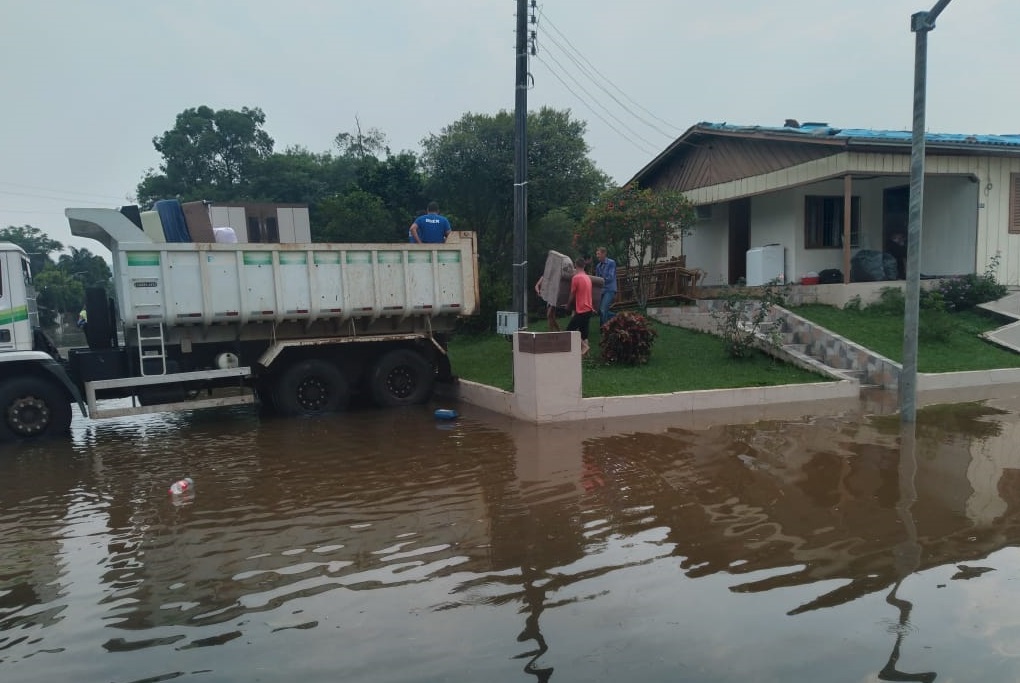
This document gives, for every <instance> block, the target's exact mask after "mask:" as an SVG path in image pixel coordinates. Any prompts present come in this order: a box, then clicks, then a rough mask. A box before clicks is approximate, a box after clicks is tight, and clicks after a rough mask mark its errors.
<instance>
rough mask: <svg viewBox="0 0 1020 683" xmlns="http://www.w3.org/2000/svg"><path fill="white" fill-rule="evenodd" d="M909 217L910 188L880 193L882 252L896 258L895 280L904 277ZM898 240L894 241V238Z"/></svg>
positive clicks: (897, 188) (891, 189)
mask: <svg viewBox="0 0 1020 683" xmlns="http://www.w3.org/2000/svg"><path fill="white" fill-rule="evenodd" d="M909 215H910V186H909V185H900V186H898V187H889V188H886V190H885V191H884V192H883V193H882V250H883V251H887V252H889V253H890V254H892V255H893V256H895V257H896V270H897V278H898V279H900V280H902V279H903V278H904V277H906V256H907V242H906V238H907V225H908V222H909ZM896 235H899V236H900V239H899V240H895V239H894V236H896Z"/></svg>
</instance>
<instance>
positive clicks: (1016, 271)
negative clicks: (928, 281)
mask: <svg viewBox="0 0 1020 683" xmlns="http://www.w3.org/2000/svg"><path fill="white" fill-rule="evenodd" d="M925 166H926V169H925V170H926V182H925V196H924V204H925V206H924V217H923V228H924V233H923V237H922V242H921V272H922V273H924V274H926V275H959V274H963V273H969V272H984V270H985V269H986V268H987V267H988V264H989V263H990V259H992V258H993V257H994V256H995V254H996V252H999V253H1000V257H999V258H1000V265H999V269H998V277H999V280H1000V281H1001V282H1004V283H1006V284H1010V285H1020V235H1008V231H1007V227H1006V221H1007V219H1008V215H1009V177H1010V173H1011V172H1012V173H1016V172H1020V159H1015V160H1014V159H1009V158H1002V159H999V158H988V157H970V156H929V157H928V158H927V161H926V165H925ZM909 171H910V157H909V155H904V154H866V153H859V152H848V153H844V154H841V155H837V156H834V157H828V158H825V159H820V160H816V161H812V162H808V163H806V164H802V165H801V166H800V167H796V168H790V169H785V170H784V171H777V172H773V173H769V174H766V175H765V176H760V177H758V178H747V179H742V180H738V181H732V182H729V183H724V184H721V185H718V186H713V187H710V188H699V189H697V190H692V191H690V192H688V193H687V195H688V196H689V197H690V198H691V199H692V201H694V202H695V203H698V204H700V203H708V202H712V201H717V202H718V203H716V204H714V205H713V217H712V220H711V221H706V222H704V223H699V224H698V226H697V228H696V230H695V234H694V235H691V236H688V237H687V238H686V240H685V243H684V252H685V253H686V254H687V263H688V265H689V266H691V267H701V268H703V269H705V270H707V271H709V276H708V277H706V279H705V283H706V284H720V283H724V282H727V281H728V272H727V271H728V267H727V263H728V260H727V253H728V252H727V245H728V232H729V231H728V220H727V217H726V216H727V214H726V211H725V207H726V206H727V201H728V198H729V197H738V196H747V194H751V195H752V200H751V246H752V247H755V246H761V245H762V244H769V243H779V244H782V245H783V246H784V247H786V276H787V279H788V280H791V281H794V282H796V281H797V280H798V279H799V278H800V277H802V276H803V275H805V274H806V273H808V272H815V273H817V272H819V271H821V270H824V269H826V268H839V269H840V270H843V252H842V250H841V249H811V250H807V249H804V229H803V225H804V197H805V196H806V195H809V194H823V195H836V196H841V195H842V194H843V175H844V174H845V173H851V174H857V175H861V174H878V177H873V178H868V179H863V178H855V179H854V180H853V185H852V190H851V191H852V194H853V195H855V196H859V197H860V198H861V236H860V248H863V249H874V250H878V251H881V250H883V248H884V245H883V234H882V219H883V216H882V212H883V205H882V202H883V191H884V190H885V189H886V188H890V187H896V186H904V185H908V184H909V182H910V178H909ZM821 174H826V175H828V176H829V177H823V178H819V177H818V176H819V175H821ZM792 183H798V184H796V185H794V186H793V187H790V184H792ZM989 184H990V186H989ZM703 264H711V267H706V265H703Z"/></svg>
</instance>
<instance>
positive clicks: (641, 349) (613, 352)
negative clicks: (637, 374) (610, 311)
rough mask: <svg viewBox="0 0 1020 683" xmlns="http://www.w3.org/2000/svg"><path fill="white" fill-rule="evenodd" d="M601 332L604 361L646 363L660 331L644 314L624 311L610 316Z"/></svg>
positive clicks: (629, 363)
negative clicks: (657, 330) (656, 329)
mask: <svg viewBox="0 0 1020 683" xmlns="http://www.w3.org/2000/svg"><path fill="white" fill-rule="evenodd" d="M600 334H601V339H600V340H599V347H600V348H601V349H602V361H603V362H605V363H617V364H622V365H644V364H645V363H647V362H648V359H649V357H651V355H652V344H653V343H654V342H655V337H656V335H657V334H658V333H657V332H656V331H655V328H653V327H652V325H651V323H649V321H648V319H647V318H646V317H644V316H643V315H641V314H639V313H633V312H630V311H624V312H621V313H617V314H616V315H614V316H613V317H612V318H610V319H609V321H608V322H607V323H606V324H605V325H603V326H602V328H601V330H600Z"/></svg>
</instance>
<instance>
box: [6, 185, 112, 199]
mask: <svg viewBox="0 0 1020 683" xmlns="http://www.w3.org/2000/svg"><path fill="white" fill-rule="evenodd" d="M0 185H7V186H8V187H17V188H21V189H24V190H39V191H41V192H48V193H50V194H60V195H80V196H82V197H102V198H103V199H116V200H117V201H124V197H114V196H113V195H109V194H99V193H96V192H76V191H74V190H54V189H52V188H49V187H39V186H38V185H23V184H21V183H11V182H8V181H6V180H0ZM0 192H4V193H5V194H16V193H13V192H6V191H4V190H0ZM29 196H38V195H29Z"/></svg>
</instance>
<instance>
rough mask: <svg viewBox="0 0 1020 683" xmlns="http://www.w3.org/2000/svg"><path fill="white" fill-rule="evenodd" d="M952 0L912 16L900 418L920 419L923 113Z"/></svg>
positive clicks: (907, 421) (943, 1) (905, 421)
mask: <svg viewBox="0 0 1020 683" xmlns="http://www.w3.org/2000/svg"><path fill="white" fill-rule="evenodd" d="M949 3H950V0H939V1H938V2H937V3H935V6H934V7H932V9H931V11H930V12H917V13H916V14H913V15H911V17H910V30H911V31H912V32H913V33H914V34H915V35H916V36H917V37H916V43H915V48H914V130H913V136H912V140H911V145H910V209H909V213H908V220H907V283H906V286H907V291H906V296H905V298H906V306H905V310H904V315H903V370H902V371H901V372H900V380H899V390H900V421H901V422H903V423H911V424H913V423H914V422H915V421H916V419H917V326H918V319H919V317H920V315H919V307H920V300H921V214H922V210H923V209H924V115H925V93H926V90H927V85H928V84H927V72H928V33H929V31H933V30H934V29H935V19H936V18H937V17H938V16H939V14H941V13H942V10H944V9H945V8H946V5H948V4H949Z"/></svg>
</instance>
